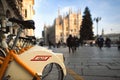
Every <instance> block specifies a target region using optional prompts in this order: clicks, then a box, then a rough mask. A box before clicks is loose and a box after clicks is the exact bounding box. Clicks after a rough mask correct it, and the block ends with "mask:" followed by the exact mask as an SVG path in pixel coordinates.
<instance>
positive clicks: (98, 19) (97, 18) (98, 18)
mask: <svg viewBox="0 0 120 80" xmlns="http://www.w3.org/2000/svg"><path fill="white" fill-rule="evenodd" d="M94 20H95V21H96V23H97V36H98V22H99V21H100V20H101V17H96V18H94Z"/></svg>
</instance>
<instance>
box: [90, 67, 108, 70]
mask: <svg viewBox="0 0 120 80" xmlns="http://www.w3.org/2000/svg"><path fill="white" fill-rule="evenodd" d="M89 69H97V70H108V68H107V67H106V66H89Z"/></svg>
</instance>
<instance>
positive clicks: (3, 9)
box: [0, 0, 34, 36]
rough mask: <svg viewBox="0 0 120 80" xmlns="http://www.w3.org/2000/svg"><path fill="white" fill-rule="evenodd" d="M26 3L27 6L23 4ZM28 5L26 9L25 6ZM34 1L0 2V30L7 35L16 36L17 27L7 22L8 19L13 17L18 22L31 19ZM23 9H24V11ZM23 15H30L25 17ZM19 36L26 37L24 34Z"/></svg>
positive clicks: (11, 0) (2, 0)
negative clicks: (18, 20)
mask: <svg viewBox="0 0 120 80" xmlns="http://www.w3.org/2000/svg"><path fill="white" fill-rule="evenodd" d="M25 2H27V4H24V3H25ZM25 5H26V6H27V5H28V6H29V8H28V7H26V6H25ZM33 5H34V0H0V29H2V30H3V31H5V32H6V33H8V34H15V35H16V34H17V29H18V28H19V25H17V24H15V23H12V22H9V21H8V19H9V18H12V17H15V18H17V19H20V20H27V19H31V16H33V12H34V11H33V8H32V6H33ZM24 9H26V10H25V11H24ZM24 14H31V15H28V16H27V17H26V16H25V15H24ZM21 36H26V33H25V32H24V33H23V34H22V35H21Z"/></svg>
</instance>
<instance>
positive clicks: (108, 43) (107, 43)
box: [105, 37, 111, 48]
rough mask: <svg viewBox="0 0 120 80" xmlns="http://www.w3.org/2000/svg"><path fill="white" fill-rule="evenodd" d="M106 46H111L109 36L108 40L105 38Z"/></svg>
mask: <svg viewBox="0 0 120 80" xmlns="http://www.w3.org/2000/svg"><path fill="white" fill-rule="evenodd" d="M105 46H106V47H108V48H110V47H111V39H110V38H108V37H107V38H106V40H105Z"/></svg>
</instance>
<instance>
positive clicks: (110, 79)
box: [82, 76, 120, 80]
mask: <svg viewBox="0 0 120 80" xmlns="http://www.w3.org/2000/svg"><path fill="white" fill-rule="evenodd" d="M82 77H83V78H84V80H120V78H116V77H99V76H82Z"/></svg>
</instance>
